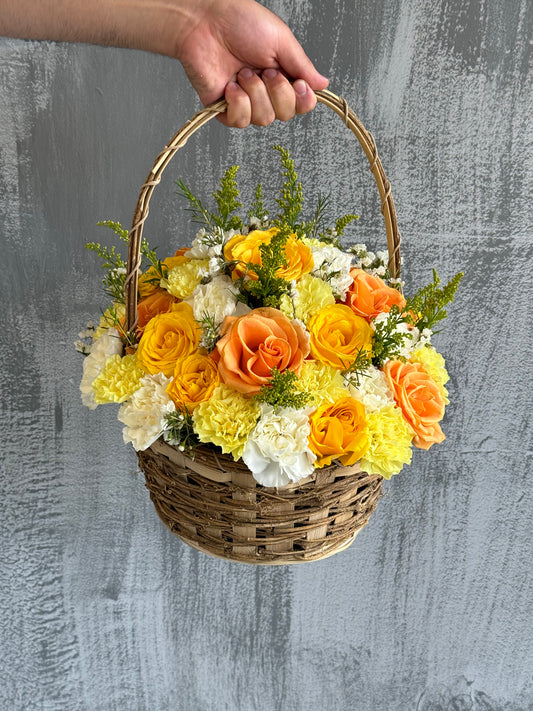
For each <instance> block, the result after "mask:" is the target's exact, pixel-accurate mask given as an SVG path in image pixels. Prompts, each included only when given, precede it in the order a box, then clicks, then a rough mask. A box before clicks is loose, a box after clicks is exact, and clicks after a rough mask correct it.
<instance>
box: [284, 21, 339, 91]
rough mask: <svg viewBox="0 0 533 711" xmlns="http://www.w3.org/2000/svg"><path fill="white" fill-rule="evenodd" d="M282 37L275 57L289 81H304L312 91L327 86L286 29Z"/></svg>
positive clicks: (327, 80)
mask: <svg viewBox="0 0 533 711" xmlns="http://www.w3.org/2000/svg"><path fill="white" fill-rule="evenodd" d="M284 35H285V36H282V37H280V43H279V51H278V56H277V61H278V63H279V66H280V68H281V69H282V70H283V71H284V72H285V73H286V74H287V75H288V76H289V77H290V78H291V79H303V80H304V81H306V82H307V83H308V84H309V86H310V87H311V89H313V90H314V91H318V90H319V89H325V88H326V87H327V85H328V84H329V79H327V77H325V76H323V75H322V74H320V72H318V71H317V70H316V69H315V67H314V65H313V63H312V61H311V60H310V59H309V57H308V56H307V54H306V53H305V52H304V50H303V47H302V45H301V44H300V43H299V42H298V40H297V39H296V37H295V36H294V35H293V34H292V32H291V30H290V29H289V28H288V27H287V28H286V32H285V33H284Z"/></svg>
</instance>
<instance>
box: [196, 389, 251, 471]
mask: <svg viewBox="0 0 533 711" xmlns="http://www.w3.org/2000/svg"><path fill="white" fill-rule="evenodd" d="M260 411H261V410H260V406H259V404H258V403H257V402H254V401H253V400H251V399H249V398H246V397H244V395H241V393H238V392H237V391H236V390H234V389H233V388H230V387H229V386H228V385H224V384H222V385H219V386H218V387H217V388H215V390H214V391H213V394H212V395H211V397H210V398H209V400H206V401H205V402H202V403H200V404H199V405H198V407H197V408H196V409H195V410H194V412H193V426H194V431H195V432H196V434H197V435H198V437H199V439H200V441H201V442H213V444H216V445H218V446H219V447H221V448H222V451H223V452H224V454H231V455H232V456H233V459H234V460H235V461H237V460H238V459H239V458H240V457H241V456H242V453H243V450H244V447H245V445H246V442H247V440H248V435H249V434H250V432H251V431H252V430H253V428H254V427H255V425H256V423H257V419H258V418H259V414H260Z"/></svg>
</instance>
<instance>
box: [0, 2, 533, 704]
mask: <svg viewBox="0 0 533 711" xmlns="http://www.w3.org/2000/svg"><path fill="white" fill-rule="evenodd" d="M266 4H267V5H268V6H269V7H271V9H273V10H274V11H276V12H278V13H279V14H280V15H281V16H282V17H283V18H284V19H285V20H286V21H287V22H288V23H289V24H290V25H291V27H292V28H293V29H294V31H295V33H296V34H297V36H298V37H299V38H300V39H301V41H302V43H303V44H304V46H305V47H306V49H307V51H308V52H309V54H310V56H311V57H312V58H313V60H315V61H316V62H317V64H318V67H319V68H320V69H321V71H323V72H324V73H326V74H327V75H328V76H330V78H331V89H332V90H333V91H335V92H336V93H338V94H341V95H343V96H345V97H346V98H347V100H348V102H349V103H350V105H351V106H352V107H353V108H354V109H355V110H356V111H357V113H358V114H359V115H360V117H361V118H362V120H363V122H364V123H365V125H366V126H367V127H368V128H370V129H371V130H372V131H373V132H374V134H375V136H376V139H377V142H378V147H379V149H380V154H381V156H382V159H383V162H384V165H385V167H386V170H387V173H388V175H389V178H390V179H391V182H392V185H393V194H394V196H395V199H396V203H397V208H398V212H399V217H400V225H401V228H402V233H403V237H404V254H405V257H406V268H405V275H406V279H407V287H408V288H409V286H410V285H411V284H413V285H416V284H419V283H421V282H426V281H427V280H429V278H430V277H431V268H432V267H433V266H435V267H436V268H437V269H438V271H439V272H440V273H441V275H442V276H443V278H449V277H450V276H451V275H452V274H454V273H455V272H456V271H458V270H460V269H464V271H465V279H464V285H463V287H462V289H461V291H460V293H459V294H458V297H457V300H456V303H455V304H454V306H453V308H452V309H451V311H450V314H451V318H450V319H449V320H448V325H447V329H446V330H445V331H444V332H443V333H442V334H441V335H440V336H439V337H438V340H437V342H436V345H437V346H438V348H439V350H440V351H441V352H442V353H443V354H444V355H445V356H446V358H447V362H448V366H449V370H450V372H451V373H452V381H451V388H450V390H451V396H452V404H451V405H450V407H449V408H448V413H447V417H446V421H445V430H446V433H447V437H448V438H447V440H446V442H445V443H444V444H443V445H441V446H440V447H435V448H434V449H432V450H431V452H429V453H422V454H420V455H417V456H415V458H414V462H413V464H412V466H411V467H408V468H406V469H405V470H404V472H403V473H402V474H401V475H400V476H398V477H397V478H395V479H394V480H393V481H392V482H391V484H390V485H389V486H388V487H387V488H388V496H387V497H386V498H384V499H383V500H382V501H381V503H380V505H379V507H378V511H377V512H376V514H375V515H374V516H373V518H372V520H371V522H370V524H369V525H368V526H367V528H366V529H365V530H364V531H363V532H362V533H361V534H360V536H359V538H358V539H357V541H356V543H355V544H354V545H353V546H352V547H351V548H350V549H349V550H347V551H346V552H344V553H341V554H339V555H338V556H335V557H333V558H331V559H328V560H326V561H321V562H317V563H312V564H308V565H304V566H296V567H294V566H293V567H286V568H263V567H261V568H259V569H256V568H252V567H246V566H241V565H231V564H228V563H225V562H222V561H219V560H216V559H212V558H209V557H207V556H205V555H202V554H200V553H197V552H195V551H193V550H191V549H189V548H188V547H186V546H185V545H183V544H182V543H180V542H179V541H178V540H177V539H175V538H174V537H173V536H172V535H171V534H170V533H168V532H167V530H166V529H165V528H164V527H163V526H162V524H161V523H160V522H159V519H158V518H157V517H156V514H155V512H154V510H153V507H152V504H151V503H150V501H149V498H148V494H147V492H146V490H145V489H144V486H143V481H142V478H141V476H140V475H139V474H138V473H137V471H136V460H135V457H134V454H133V452H132V451H129V450H128V449H127V448H125V447H123V446H122V445H121V431H120V426H119V423H118V422H117V421H116V419H115V418H116V410H115V409H114V408H112V407H108V408H101V409H100V410H97V411H96V412H94V413H92V412H89V411H88V410H86V409H84V408H83V407H82V405H81V402H80V398H79V394H78V382H79V378H80V372H81V358H80V357H79V356H78V355H77V354H76V353H75V352H74V350H73V347H72V342H73V341H74V340H75V338H76V336H77V332H78V330H79V329H80V328H81V327H82V326H83V324H84V323H85V322H86V320H87V319H89V318H92V317H95V316H96V315H97V314H98V313H99V310H100V309H101V307H102V306H104V303H103V302H102V298H101V291H100V289H99V286H98V285H99V280H100V278H101V273H100V268H99V265H98V264H97V260H96V259H95V258H93V256H92V255H91V254H89V253H88V252H86V250H85V249H84V244H85V242H86V241H88V240H93V239H104V238H106V236H107V235H106V232H105V231H102V230H101V229H99V228H96V226H95V225H96V222H97V220H99V219H104V218H113V219H118V220H120V221H122V222H123V224H125V225H127V224H128V223H129V221H130V218H131V214H132V211H133V206H134V203H135V200H136V196H137V192H138V188H139V186H140V184H141V182H142V180H143V179H144V177H145V175H146V174H147V172H148V170H149V168H150V167H151V165H152V161H153V158H154V157H155V155H156V153H157V152H158V151H159V150H160V148H162V146H163V145H164V144H165V143H166V141H167V140H168V138H170V136H171V135H172V134H173V133H174V132H175V131H176V130H177V128H179V127H180V126H181V125H182V124H183V123H184V122H185V120H186V119H187V118H188V117H189V116H190V115H191V114H192V113H193V112H194V111H195V110H196V109H197V108H198V103H197V100H196V98H195V95H194V93H193V91H192V89H191V88H190V87H189V85H188V83H187V81H186V79H185V77H184V74H183V71H182V69H181V67H180V65H179V64H178V63H177V62H173V61H172V60H170V59H167V58H163V57H157V56H150V55H146V54H143V53H138V52H131V51H128V50H114V49H105V48H98V47H88V46H72V45H71V46H68V45H57V44H52V43H32V42H17V41H8V40H0V88H1V93H0V225H1V251H0V263H1V271H0V273H1V279H0V303H1V304H2V308H1V309H0V327H1V336H0V337H1V346H0V383H1V399H0V403H1V423H0V424H1V431H0V442H1V445H2V446H1V455H0V456H1V463H0V466H1V468H0V482H1V489H0V502H1V503H0V507H1V512H2V513H1V521H0V537H1V540H2V544H1V559H2V565H1V579H0V604H1V610H2V612H1V614H0V645H1V660H0V709H2V711H4V710H6V711H21V710H26V709H28V710H30V709H31V710H32V711H34V710H40V709H42V710H46V711H55V710H56V709H57V710H58V711H59V710H61V711H63V710H66V711H71V710H72V711H136V710H139V711H143V710H145V709H146V710H150V711H152V710H153V711H164V710H166V709H169V710H172V711H211V710H213V711H223V710H228V711H278V710H283V711H285V710H287V711H300V710H303V709H306V710H310V711H322V710H325V711H341V710H342V711H344V710H347V711H348V710H349V711H352V709H353V710H357V711H415V710H416V711H445V710H446V711H448V710H450V711H451V710H453V711H467V710H472V711H481V710H483V711H525V710H527V709H533V681H532V669H533V639H532V625H531V614H532V611H533V604H532V603H533V592H532V582H531V553H532V540H533V526H532V523H533V521H532V510H533V500H532V499H533V494H532V490H533V487H532V476H531V454H532V444H531V417H530V411H531V396H532V387H531V376H532V369H531V347H532V338H531V336H532V334H531V303H532V293H533V287H532V282H531V264H532V257H533V246H532V238H531V223H532V217H531V188H532V185H531V176H532V171H531V157H532V156H531V153H532V144H531V136H532V133H531V126H530V125H528V122H529V119H530V114H531V109H532V105H531V95H532V85H531V72H530V68H531V67H530V64H529V63H528V62H529V56H528V51H529V50H530V46H531V45H530V28H531V16H529V17H528V11H527V2H526V0H490V2H486V1H485V0H423V1H421V0H359V1H358V2H353V1H350V0H335V1H334V2H326V1H325V0H309V1H305V2H304V1H303V0H272V1H271V2H267V3H266ZM275 142H281V143H283V145H285V146H287V147H289V148H290V149H291V152H292V154H293V156H294V158H295V160H296V163H297V166H298V168H299V170H300V174H301V177H302V179H303V181H304V186H305V185H307V186H308V190H307V192H308V195H309V200H310V202H312V198H313V196H315V195H316V194H317V193H318V192H322V193H324V192H327V191H328V190H331V191H332V194H333V203H334V208H335V209H336V211H338V212H341V211H343V210H345V211H352V210H355V211H357V212H359V214H360V215H361V219H360V221H359V223H358V224H357V225H356V227H355V228H354V230H353V232H352V233H351V239H352V240H355V241H364V240H367V241H369V242H370V241H372V240H374V239H375V240H377V241H379V240H383V238H384V230H383V227H382V223H381V219H380V215H379V208H378V205H377V195H376V190H375V187H374V186H373V184H372V179H371V176H370V173H369V172H368V168H367V166H365V164H364V161H363V159H362V157H361V154H360V151H359V148H358V146H357V145H356V144H355V143H354V139H353V137H352V135H351V134H349V133H348V132H347V131H346V129H345V127H344V126H343V124H342V122H341V121H339V119H338V118H337V117H336V116H334V114H333V113H332V112H329V111H328V110H327V109H325V108H324V107H320V108H319V109H318V110H317V111H316V112H314V114H313V115H312V116H309V117H300V118H297V119H295V120H294V121H292V122H290V123H289V124H288V125H282V124H279V125H276V126H273V127H271V128H268V129H259V128H251V129H249V130H246V131H242V132H239V131H229V130H227V129H225V128H223V127H222V126H220V125H216V122H211V124H209V126H208V127H207V128H204V129H203V131H202V133H201V134H197V135H196V136H195V137H194V138H193V139H192V140H191V142H190V143H189V144H188V145H187V147H186V148H185V149H183V151H181V152H180V153H179V154H178V157H177V158H176V160H175V164H174V165H173V166H171V168H169V170H168V173H169V175H168V176H166V177H167V180H166V181H164V184H163V185H162V186H161V187H160V189H159V191H158V193H157V194H156V195H155V197H154V200H153V207H152V213H151V216H150V218H149V223H148V226H147V235H148V236H149V237H150V239H151V242H152V244H154V245H160V247H161V254H162V255H163V256H164V255H165V254H167V253H170V251H171V250H172V251H173V250H174V249H175V248H176V246H179V245H183V244H185V243H186V242H187V241H190V239H191V238H192V232H191V231H187V230H186V229H185V228H184V227H182V225H183V220H184V212H183V205H182V204H181V203H180V202H179V201H178V199H177V198H176V197H175V196H174V194H173V193H174V187H173V180H174V179H175V178H177V177H178V176H183V177H184V178H185V179H186V181H188V182H189V183H191V184H192V185H194V186H195V188H196V189H197V190H198V191H200V192H202V193H203V194H204V195H209V194H210V193H211V192H212V190H213V189H214V187H215V181H216V178H217V177H218V176H219V175H220V172H221V170H222V169H224V168H225V167H227V166H228V165H230V164H232V163H240V164H241V165H242V170H241V172H242V182H243V185H244V186H246V187H247V188H249V186H250V185H252V184H255V181H256V180H257V179H258V177H259V178H260V179H263V181H264V183H265V184H266V185H267V186H268V185H269V184H270V182H272V184H274V178H271V175H272V166H273V165H274V163H273V162H272V157H271V153H272V151H271V150H270V149H269V146H270V145H271V144H273V143H275ZM376 246H378V248H381V247H382V246H383V243H382V242H381V243H380V244H378V245H376Z"/></svg>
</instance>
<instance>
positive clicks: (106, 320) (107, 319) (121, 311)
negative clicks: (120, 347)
mask: <svg viewBox="0 0 533 711" xmlns="http://www.w3.org/2000/svg"><path fill="white" fill-rule="evenodd" d="M125 318H126V305H125V304H112V305H111V306H110V307H109V308H108V309H106V310H105V311H104V313H103V314H102V316H101V317H100V323H99V324H98V326H97V327H96V331H95V332H94V340H95V341H96V339H97V338H100V336H101V335H102V333H105V332H106V331H107V330H108V329H110V328H114V327H116V325H117V321H118V322H119V323H122V322H123V321H124V320H125Z"/></svg>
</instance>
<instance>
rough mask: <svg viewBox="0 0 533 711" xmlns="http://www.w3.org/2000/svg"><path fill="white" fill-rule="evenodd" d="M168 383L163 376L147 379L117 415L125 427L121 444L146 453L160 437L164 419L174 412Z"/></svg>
mask: <svg viewBox="0 0 533 711" xmlns="http://www.w3.org/2000/svg"><path fill="white" fill-rule="evenodd" d="M170 380H171V378H167V377H166V376H165V375H163V373H157V375H146V376H145V377H144V378H142V379H141V387H140V388H139V389H138V390H136V391H135V392H134V393H133V395H132V396H131V398H130V399H129V400H128V401H127V402H125V403H124V404H123V405H122V406H121V408H120V410H119V411H118V419H119V420H120V422H122V423H123V424H124V425H126V426H125V427H124V428H123V430H122V436H123V438H124V442H125V443H126V444H127V443H128V442H131V443H132V445H133V447H134V449H135V450H137V451H139V450H144V449H147V448H148V447H149V446H150V445H151V444H153V443H154V442H155V441H156V439H158V438H159V437H160V435H161V434H162V433H163V431H164V430H165V429H166V416H167V415H168V414H170V413H171V412H174V411H175V409H176V406H175V405H174V402H173V401H172V400H171V399H170V397H169V395H168V393H167V390H166V388H167V385H168V384H169V383H170Z"/></svg>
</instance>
